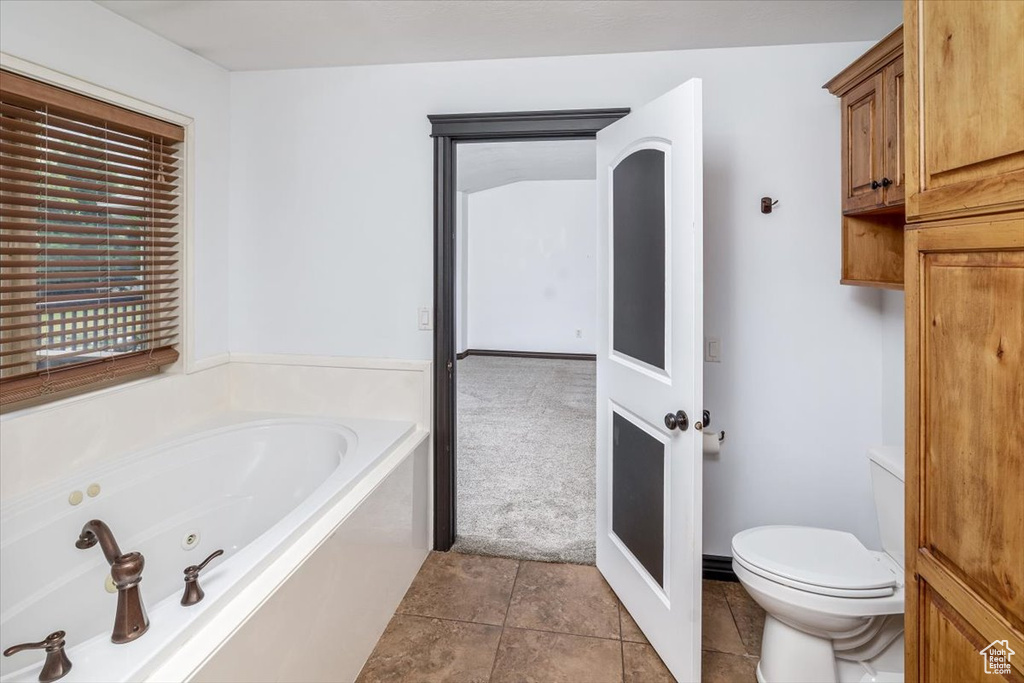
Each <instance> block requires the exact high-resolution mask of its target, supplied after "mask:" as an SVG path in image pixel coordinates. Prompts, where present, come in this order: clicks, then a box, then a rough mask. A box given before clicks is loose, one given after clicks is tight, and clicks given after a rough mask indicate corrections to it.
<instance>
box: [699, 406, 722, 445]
mask: <svg viewBox="0 0 1024 683" xmlns="http://www.w3.org/2000/svg"><path fill="white" fill-rule="evenodd" d="M700 417H701V421H700V424H699V425H697V428H698V429H701V430H703V429H707V428H708V427H710V426H711V411H710V410H703V411H701V415H700ZM723 441H725V430H724V429H723V430H722V431H720V432H718V443H722V442H723Z"/></svg>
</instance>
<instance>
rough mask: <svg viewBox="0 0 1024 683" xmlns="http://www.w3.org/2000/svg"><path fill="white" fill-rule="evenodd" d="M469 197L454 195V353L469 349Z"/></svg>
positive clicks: (462, 193)
mask: <svg viewBox="0 0 1024 683" xmlns="http://www.w3.org/2000/svg"><path fill="white" fill-rule="evenodd" d="M468 284H469V195H468V194H466V193H465V192H456V193H455V353H462V352H463V351H465V350H466V349H468V348H469V326H468V324H467V321H468V317H469V296H468V293H467V291H466V288H467V286H468Z"/></svg>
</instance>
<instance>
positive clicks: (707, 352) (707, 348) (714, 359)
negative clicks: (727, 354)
mask: <svg viewBox="0 0 1024 683" xmlns="http://www.w3.org/2000/svg"><path fill="white" fill-rule="evenodd" d="M704 362H705V363H721V362H722V340H721V339H719V338H718V337H708V338H707V339H705V340H704Z"/></svg>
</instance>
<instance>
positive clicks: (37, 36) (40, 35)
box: [0, 0, 230, 360]
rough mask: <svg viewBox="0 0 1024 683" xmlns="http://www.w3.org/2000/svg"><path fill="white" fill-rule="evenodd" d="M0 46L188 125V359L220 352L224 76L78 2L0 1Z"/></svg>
mask: <svg viewBox="0 0 1024 683" xmlns="http://www.w3.org/2000/svg"><path fill="white" fill-rule="evenodd" d="M0 48H2V50H3V52H5V53H7V54H9V55H13V56H15V57H20V58H21V59H25V60H28V61H31V62H35V63H36V64H39V65H41V66H45V67H47V68H50V69H54V70H55V71H61V72H63V73H66V74H68V75H70V76H74V77H75V78H78V79H81V80H84V81H89V82H91V83H95V84H96V85H100V86H102V87H104V88H109V89H111V90H116V91H118V92H121V93H123V94H125V95H129V96H131V97H134V98H137V99H140V100H143V101H145V102H148V103H151V104H155V105H157V106H160V107H163V108H165V109H169V110H171V111H174V112H178V113H180V114H184V115H186V116H190V117H192V118H193V119H194V120H195V127H194V131H193V141H194V148H193V153H192V154H193V162H194V166H193V182H194V185H195V197H194V200H195V212H194V224H193V228H194V235H195V237H194V240H195V241H194V255H195V256H194V258H195V263H194V269H193V271H194V278H195V280H194V286H193V292H192V300H191V302H190V303H191V306H192V310H193V312H194V327H195V330H194V332H195V346H194V349H193V358H194V359H195V360H202V359H204V358H211V357H214V356H218V355H221V354H224V353H226V352H227V351H228V339H229V333H228V316H227V309H228V273H227V260H228V152H229V148H228V143H229V135H228V125H229V115H228V109H229V107H230V97H229V91H230V76H229V74H228V72H227V71H225V70H224V69H221V68H220V67H218V66H216V65H214V64H212V63H210V62H208V61H206V60H205V59H202V58H201V57H198V56H196V55H195V54H193V53H191V52H189V51H188V50H185V49H184V48H181V47H178V46H177V45H174V44H173V43H170V42H168V41H166V40H164V39H163V38H160V37H158V36H157V35H155V34H153V33H150V32H149V31H147V30H146V29H143V28H142V27H140V26H138V25H137V24H133V23H131V22H130V21H128V20H127V19H124V18H122V17H120V16H118V15H116V14H114V13H113V12H110V11H109V10H107V9H104V8H103V7H101V6H99V5H97V4H95V3H93V2H84V1H78V0H76V1H68V2H25V1H21V0H4V1H3V2H2V3H0Z"/></svg>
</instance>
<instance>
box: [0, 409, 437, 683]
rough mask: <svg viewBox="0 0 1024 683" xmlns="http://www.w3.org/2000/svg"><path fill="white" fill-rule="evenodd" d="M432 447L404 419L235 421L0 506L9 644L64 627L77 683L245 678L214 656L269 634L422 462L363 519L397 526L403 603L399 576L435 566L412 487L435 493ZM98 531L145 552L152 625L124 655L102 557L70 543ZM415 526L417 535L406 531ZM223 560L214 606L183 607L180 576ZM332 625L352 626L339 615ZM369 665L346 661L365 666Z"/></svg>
mask: <svg viewBox="0 0 1024 683" xmlns="http://www.w3.org/2000/svg"><path fill="white" fill-rule="evenodd" d="M425 436H426V435H425V433H424V432H422V431H418V430H416V429H415V427H414V425H412V424H410V423H400V422H388V421H377V420H355V419H352V420H343V421H331V420H321V419H310V418H295V417H286V416H264V415H261V416H253V415H228V416H224V417H222V418H220V419H219V420H218V421H217V422H216V423H213V424H211V425H209V426H207V427H206V428H203V429H201V430H197V431H196V432H194V433H191V434H188V435H184V436H182V437H181V438H177V439H175V440H172V441H169V442H166V443H162V444H159V445H156V446H154V447H151V448H148V449H146V450H144V451H141V452H137V453H134V454H131V455H128V456H127V457H125V458H123V459H120V460H118V461H117V462H115V463H112V464H109V465H106V466H103V467H102V468H97V469H94V470H91V471H88V472H84V473H80V474H76V475H75V476H74V477H72V478H70V479H64V480H62V481H60V482H59V483H57V484H54V485H52V486H49V487H47V488H46V489H45V490H40V491H37V492H35V493H33V494H31V495H29V496H27V497H22V498H20V499H17V500H12V501H10V502H7V503H5V504H4V505H3V507H2V508H0V637H2V642H0V645H2V647H4V648H6V647H9V646H11V645H13V644H16V643H20V642H26V641H38V640H41V639H42V638H43V637H45V636H46V635H47V634H48V633H50V632H52V631H56V630H64V631H66V632H67V636H66V640H67V653H68V657H69V658H70V659H71V661H72V665H73V668H72V670H71V672H70V674H68V676H67V677H65V678H64V679H62V680H64V681H68V682H69V683H72V682H74V681H135V680H145V679H151V680H185V679H188V678H193V677H195V676H196V675H198V676H199V677H200V678H204V676H203V675H202V672H203V667H204V666H210V667H211V668H212V670H213V671H214V673H213V674H211V675H207V676H205V678H210V679H215V678H217V676H218V675H219V676H223V677H227V678H235V679H237V680H243V679H244V674H243V673H242V672H238V671H234V672H233V670H232V669H231V667H230V666H227V667H225V663H224V662H220V663H218V662H217V659H216V654H217V652H218V651H219V650H220V649H221V648H222V647H225V645H226V644H228V643H229V641H230V640H231V638H232V637H233V635H234V634H236V633H237V632H239V631H240V629H241V630H244V629H243V626H244V625H245V624H246V622H248V621H251V620H254V619H256V620H255V622H254V623H257V624H259V623H260V622H259V620H258V618H257V617H258V613H259V610H260V607H261V606H262V605H263V604H264V603H266V602H268V600H271V598H272V596H273V594H274V593H275V592H278V591H280V590H281V589H282V586H284V585H285V584H287V582H288V580H289V577H290V576H291V575H292V574H294V573H296V572H297V571H298V570H299V569H300V567H301V565H302V564H303V563H304V562H306V561H308V560H309V558H310V557H311V556H313V555H314V554H315V553H316V552H318V549H319V548H320V547H321V546H322V545H324V544H325V542H326V541H327V540H328V539H329V538H331V537H334V536H338V535H339V532H338V529H339V528H340V527H342V526H343V525H344V523H345V520H346V519H348V518H350V517H352V516H353V512H354V511H356V510H358V508H359V506H360V505H362V504H365V503H366V500H368V499H369V498H370V496H371V495H373V494H374V492H375V491H377V490H378V489H381V490H386V486H385V484H386V482H387V481H388V478H389V477H392V478H393V477H394V476H397V475H395V474H394V473H395V472H398V471H399V468H401V467H402V466H403V463H406V461H407V460H409V459H410V456H411V455H412V454H413V453H414V452H415V453H420V454H421V455H420V460H421V461H422V462H419V463H418V464H416V465H415V466H414V465H413V464H411V463H409V464H405V465H404V466H405V467H406V468H407V469H409V471H410V472H412V471H413V470H415V475H412V474H410V475H409V476H405V478H404V479H403V480H402V482H399V484H392V487H393V488H394V487H395V486H398V488H396V491H397V490H398V489H401V491H402V493H400V494H397V498H396V496H395V494H388V499H387V500H382V501H378V502H377V503H376V505H377V507H378V508H380V509H381V510H383V511H384V512H383V513H382V512H379V511H378V512H375V513H374V515H375V518H376V519H377V521H372V522H370V523H369V524H370V526H373V525H379V524H380V518H381V515H382V514H383V515H384V516H387V515H391V516H393V517H394V518H395V519H396V520H398V522H397V523H398V525H399V526H401V527H402V529H401V530H400V532H399V533H398V534H397V539H396V540H395V543H397V544H399V545H400V546H401V547H402V550H403V552H404V553H405V554H404V556H403V557H404V560H405V564H406V565H408V566H409V569H408V570H406V571H404V572H402V573H401V576H397V577H396V580H397V583H396V585H395V586H393V587H391V588H390V593H391V594H394V595H398V598H400V593H401V592H402V591H404V587H405V586H407V585H408V583H407V581H406V577H405V574H407V573H408V572H409V571H412V573H413V574H414V573H415V566H418V564H417V562H416V558H417V557H419V559H420V560H422V556H424V555H425V554H426V542H427V540H426V536H427V530H426V528H425V526H424V523H423V521H422V519H421V518H425V516H426V501H425V495H426V494H425V493H423V492H422V491H419V490H418V489H419V488H423V489H424V490H425V489H426V473H425V462H426V446H425V443H424V442H425ZM45 465H46V464H45V458H44V457H42V458H41V461H40V467H45ZM94 484H95V485H98V487H99V492H98V494H96V495H95V496H93V495H91V494H92V493H93V492H95V487H94V488H93V490H92V491H90V490H89V487H90V486H91V485H94ZM381 487H384V488H381ZM76 491H77V492H87V491H88V493H87V494H86V495H85V496H78V495H77V494H75V497H76V498H77V497H81V498H82V500H81V502H80V503H78V504H72V502H71V501H72V498H71V496H72V494H73V493H74V492H76ZM380 495H383V494H380ZM410 505H415V506H417V507H416V509H414V510H409V509H407V508H408V507H409V506H410ZM91 519H100V520H102V521H104V522H106V523H107V525H108V526H109V527H110V529H111V531H112V532H113V534H114V536H115V537H116V539H117V541H118V543H119V545H120V547H121V550H122V551H123V552H129V551H133V550H134V551H139V552H141V553H142V554H143V555H144V556H145V569H144V571H143V575H142V582H141V584H140V590H141V593H142V598H143V602H144V604H145V606H146V609H147V612H148V614H149V621H150V626H149V630H148V632H146V633H145V634H144V635H142V636H141V637H140V638H138V639H137V640H135V641H133V642H130V643H127V644H122V645H115V644H113V643H111V642H110V631H111V628H112V626H113V617H114V607H115V603H116V595H115V594H114V593H113V592H111V590H108V584H107V577H108V575H109V566H108V564H107V562H106V560H105V559H104V557H103V553H102V552H101V551H100V549H99V547H94V548H91V549H87V550H79V549H78V548H76V547H75V541H76V540H77V538H78V534H79V531H80V530H81V527H82V525H83V524H84V523H85V522H87V521H89V520H91ZM412 519H414V520H415V525H416V528H414V529H409V528H407V527H408V526H409V524H408V523H407V522H409V521H410V520H412ZM360 533H365V532H360ZM392 535H393V536H395V534H392ZM385 536H386V534H385ZM379 545H381V546H382V547H384V546H386V545H387V540H386V538H385V539H384V540H382V541H381V542H380V544H379ZM218 549H223V550H224V555H223V556H221V557H219V558H217V559H215V560H213V562H211V563H210V565H209V566H208V567H207V568H206V569H205V570H204V571H203V572H202V574H201V576H200V585H201V586H202V587H203V589H204V591H205V593H206V597H205V599H204V600H203V601H201V602H200V603H198V604H196V605H193V606H190V607H182V606H181V605H180V604H179V601H180V598H181V595H182V592H183V588H184V581H183V576H184V575H183V570H184V569H185V567H187V566H189V565H192V564H198V563H199V562H200V561H202V560H203V559H204V558H205V557H206V556H208V555H209V554H210V553H211V552H213V551H214V550H218ZM391 551H393V548H392V549H391V550H389V551H388V552H391ZM337 552H343V551H337ZM386 561H387V562H389V563H392V561H393V558H386ZM367 566H370V565H367ZM403 566H404V565H403ZM408 580H411V575H410V576H409V577H408ZM110 589H112V586H110ZM307 592H309V591H307ZM317 592H320V591H318V590H313V593H314V594H315V593H317ZM385 592H387V591H385ZM351 597H352V596H349V597H348V598H346V599H347V600H351ZM320 599H321V600H322V599H323V598H320ZM395 599H396V598H393V597H392V598H391V600H392V601H394V600H395ZM342 604H344V603H342ZM294 608H295V610H298V611H302V610H303V607H302V605H301V604H295V605H294ZM387 609H390V610H393V609H394V605H389V606H387ZM385 611H386V610H385ZM302 616H306V617H307V620H308V615H302ZM324 617H325V618H332V619H337V620H339V621H342V620H345V615H344V614H343V613H335V614H332V615H324ZM276 620H277V621H280V619H279V618H278V619H276ZM378 621H379V619H378ZM326 626H327V627H328V628H334V625H333V624H327V625H326ZM382 629H383V624H378V625H371V626H369V630H370V631H374V630H378V631H379V630H382ZM273 647H274V648H282V649H285V648H287V647H289V643H281V642H276V643H274V644H273ZM295 647H297V648H301V647H305V646H304V645H303V644H302V643H297V644H296V645H295ZM268 649H269V648H268ZM363 649H366V648H365V646H363ZM365 654H368V653H363V652H357V653H354V655H352V656H353V657H355V661H358V660H359V658H360V657H365ZM43 658H44V656H43V654H42V652H35V653H33V654H31V655H30V654H29V653H21V654H18V655H15V656H14V657H10V658H4V659H3V661H2V667H3V668H2V669H0V681H3V682H4V683H6V682H8V681H35V680H36V677H37V675H38V672H39V669H40V667H41V665H42V662H43ZM350 658H351V657H350ZM255 660H257V661H258V657H256V658H255ZM211 662H213V664H212V665H211ZM356 666H358V665H356ZM348 667H349V668H350V669H351V668H352V667H353V664H352V663H349V664H348ZM334 669H335V673H337V668H336V667H334ZM218 671H219V673H217V672H218ZM356 671H357V668H356ZM236 674H238V675H237V676H236ZM281 675H282V676H284V675H285V674H281ZM352 676H354V674H350V675H349V677H352ZM314 677H315V676H314Z"/></svg>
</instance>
